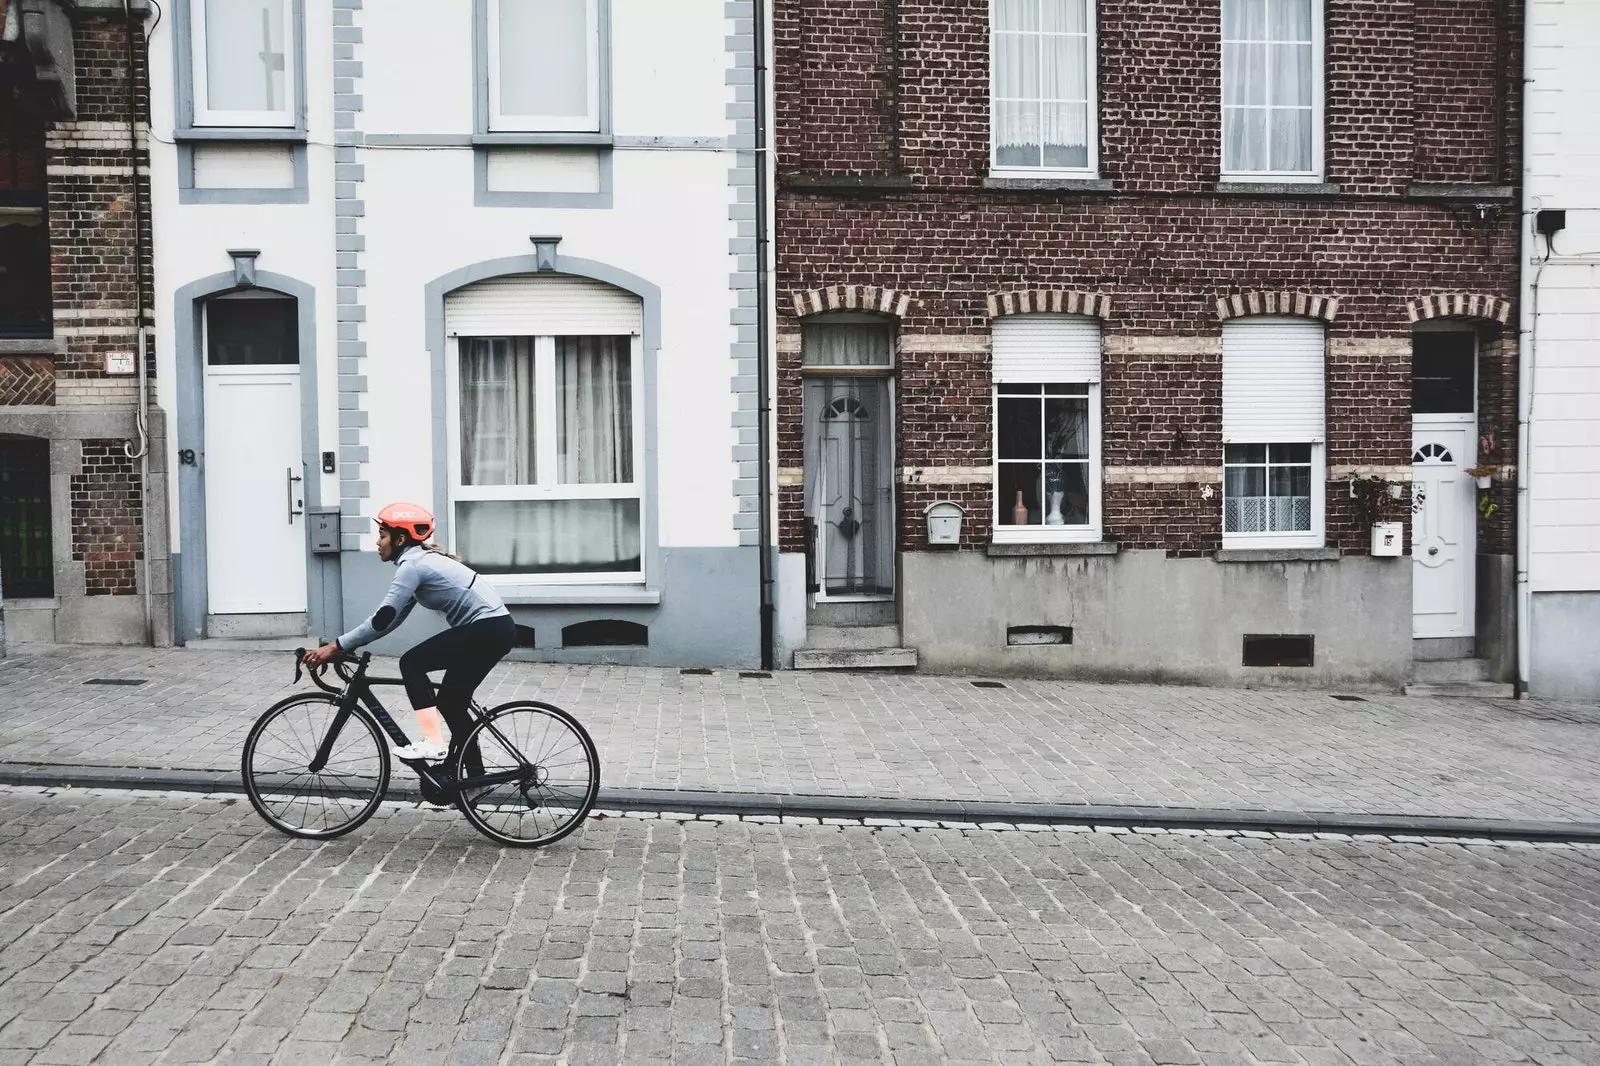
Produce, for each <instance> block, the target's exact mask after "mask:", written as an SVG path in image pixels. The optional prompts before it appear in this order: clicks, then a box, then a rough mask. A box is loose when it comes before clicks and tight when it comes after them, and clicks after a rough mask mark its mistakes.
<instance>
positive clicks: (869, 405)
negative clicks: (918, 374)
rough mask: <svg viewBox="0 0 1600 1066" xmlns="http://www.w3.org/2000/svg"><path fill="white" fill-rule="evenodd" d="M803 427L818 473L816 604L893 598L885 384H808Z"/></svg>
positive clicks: (871, 380) (850, 380)
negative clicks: (808, 417)
mask: <svg viewBox="0 0 1600 1066" xmlns="http://www.w3.org/2000/svg"><path fill="white" fill-rule="evenodd" d="M807 387H808V388H809V389H811V390H812V396H811V403H810V404H809V406H808V410H809V411H811V412H812V413H813V414H814V416H815V419H814V421H813V423H812V424H811V425H809V426H807V429H806V431H807V433H810V434H813V436H814V442H813V444H812V447H811V449H810V450H811V451H812V453H813V454H814V455H815V456H816V464H817V469H816V471H815V474H814V480H813V481H812V485H811V493H812V501H811V503H812V517H813V519H814V520H815V522H816V526H817V546H816V552H817V559H816V567H817V574H818V578H819V581H818V583H819V584H820V586H821V588H820V589H819V590H818V598H819V599H825V600H827V599H833V600H837V599H845V600H860V599H888V598H890V597H892V596H893V595H894V548H895V522H894V483H893V473H894V465H893V464H894V443H893V436H892V434H891V426H890V424H889V421H888V420H889V419H890V418H891V417H892V411H893V407H892V405H891V402H890V394H889V381H888V379H887V378H878V377H841V378H810V379H808V381H807Z"/></svg>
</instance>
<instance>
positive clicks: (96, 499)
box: [72, 440, 144, 596]
mask: <svg viewBox="0 0 1600 1066" xmlns="http://www.w3.org/2000/svg"><path fill="white" fill-rule="evenodd" d="M139 499H140V484H139V468H138V464H137V463H136V462H135V461H134V460H133V459H130V458H128V453H127V449H126V448H125V447H124V442H123V441H120V440H86V441H84V442H83V466H82V470H81V471H80V472H79V473H76V474H73V475H72V558H73V559H74V560H75V561H78V562H81V563H83V564H84V566H83V569H84V593H85V594H86V595H89V596H133V595H136V594H137V593H138V591H139V589H138V582H137V567H136V563H137V562H138V560H140V559H142V558H143V557H144V556H143V550H144V541H143V538H142V537H141V536H140V520H141V516H140V513H139Z"/></svg>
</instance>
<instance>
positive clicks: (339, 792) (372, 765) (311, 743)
mask: <svg viewBox="0 0 1600 1066" xmlns="http://www.w3.org/2000/svg"><path fill="white" fill-rule="evenodd" d="M311 704H318V705H321V706H323V707H326V708H327V710H328V712H329V713H328V714H327V715H326V716H325V719H324V720H323V721H322V722H321V723H320V727H319V724H318V723H317V722H315V721H309V720H308V721H307V722H305V723H303V724H301V723H293V722H290V721H289V719H288V718H287V715H288V714H289V712H291V711H293V710H294V709H295V708H296V707H299V706H302V705H311ZM338 706H339V701H338V699H337V698H336V697H334V696H329V695H325V694H323V693H320V692H303V693H300V694H298V695H294V696H290V697H288V698H287V699H284V700H280V701H278V702H277V703H275V704H273V705H272V706H271V707H268V708H267V709H266V710H265V711H263V712H262V714H261V717H259V718H257V719H256V722H255V725H254V726H252V727H251V728H250V734H249V736H247V737H246V738H245V742H244V753H243V757H242V758H241V760H240V767H239V769H240V774H241V776H242V777H243V778H244V790H245V795H247V796H249V797H250V805H251V806H252V807H254V808H255V809H256V813H257V814H259V815H261V817H262V819H263V820H265V821H266V823H267V824H268V825H270V826H272V827H273V828H274V829H276V830H278V831H279V832H280V833H285V834H287V835H289V836H292V837H300V838H302V839H305V840H332V839H334V838H335V837H341V836H344V835H345V834H346V833H348V832H350V831H351V830H353V829H356V828H358V827H360V826H361V825H362V824H363V823H365V822H366V820H367V819H369V818H371V817H372V816H373V814H375V813H377V810H378V804H380V803H382V802H383V797H384V796H385V795H386V794H387V793H388V791H389V748H388V745H386V744H385V743H384V742H383V736H382V734H381V733H380V732H379V730H378V726H377V723H375V722H374V721H373V720H372V719H371V717H369V716H368V715H366V714H365V713H363V712H362V711H361V710H360V709H359V708H358V709H356V710H355V711H353V712H352V713H351V715H350V717H349V719H348V720H346V722H345V724H344V727H343V729H342V730H341V733H340V736H339V740H338V741H337V742H336V746H335V749H334V751H333V752H332V756H331V757H330V759H329V764H328V766H327V767H324V771H323V772H320V773H319V774H318V775H316V777H317V778H318V780H319V782H320V779H321V778H323V777H327V778H330V779H332V782H331V784H329V785H328V786H327V787H319V786H316V785H313V784H312V783H311V782H310V780H309V779H310V778H311V777H312V776H313V775H311V774H310V772H309V771H295V770H293V769H292V768H293V766H294V765H295V764H296V761H297V760H300V759H303V760H304V761H305V762H307V763H309V762H310V758H311V755H312V754H314V753H315V751H316V749H317V747H318V746H319V745H320V744H321V741H322V738H323V737H324V736H326V731H327V728H328V726H329V725H331V724H332V722H333V717H334V715H335V714H336V713H337V712H338ZM280 720H281V721H282V722H283V723H284V725H285V726H286V727H287V728H286V729H285V730H279V731H276V732H271V733H269V730H270V729H271V727H272V726H273V725H274V723H277V722H279V721H280ZM285 732H286V733H287V739H285V737H284V736H283V734H284V733H285ZM362 736H365V737H366V738H367V739H368V740H369V741H370V742H371V745H372V747H373V749H374V754H370V755H369V754H366V753H365V750H364V748H365V745H363V744H361V742H360V740H357V741H356V744H357V746H358V748H359V749H360V750H351V749H350V748H349V747H347V746H344V745H346V743H347V738H350V737H356V738H360V737H362ZM264 739H270V740H271V741H273V742H275V743H277V744H279V745H281V746H282V747H283V748H285V749H286V750H287V752H288V753H289V754H277V753H266V754H265V755H264V754H263V753H262V752H261V747H262V744H263V740H264ZM291 756H292V757H291ZM266 757H273V758H277V759H279V760H280V761H282V762H284V763H285V764H286V765H285V766H284V768H283V770H282V771H280V772H279V773H280V774H281V777H275V778H273V777H269V775H270V774H272V771H271V770H270V769H268V768H263V767H259V766H258V765H257V763H258V762H260V761H261V760H262V759H263V758H266ZM357 760H360V761H357ZM333 767H340V769H333ZM363 770H365V771H369V772H366V773H362V772H358V771H363ZM297 778H305V779H308V780H306V781H303V782H296V779H297ZM274 784H276V785H277V787H273V786H274ZM282 793H287V794H289V795H288V796H287V797H286V798H285V799H284V800H283V802H282V805H281V809H280V806H279V804H278V803H275V802H273V801H272V797H273V796H274V795H276V794H282ZM314 799H315V800H316V801H317V807H316V810H318V811H320V812H321V813H322V814H323V815H324V816H325V817H328V818H329V821H330V824H326V825H322V826H320V827H312V826H310V825H307V824H305V823H306V822H308V821H309V820H310V816H311V813H312V801H313V800H314ZM330 801H332V803H333V806H332V807H330V806H329V803H330ZM296 803H302V804H303V810H304V812H305V815H306V817H305V818H304V819H302V820H300V821H296V820H294V819H293V818H292V817H291V815H292V812H293V810H294V807H295V804H296ZM352 805H354V813H353V814H350V815H349V817H347V818H345V820H343V821H332V820H331V818H332V815H334V814H343V813H344V812H346V811H348V810H349V809H350V808H351V806H352Z"/></svg>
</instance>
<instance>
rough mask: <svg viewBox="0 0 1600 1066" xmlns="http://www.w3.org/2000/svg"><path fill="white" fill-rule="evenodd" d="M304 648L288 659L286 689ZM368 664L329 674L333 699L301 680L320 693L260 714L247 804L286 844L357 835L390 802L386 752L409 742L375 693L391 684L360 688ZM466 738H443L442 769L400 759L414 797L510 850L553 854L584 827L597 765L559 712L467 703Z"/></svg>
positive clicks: (382, 681)
mask: <svg viewBox="0 0 1600 1066" xmlns="http://www.w3.org/2000/svg"><path fill="white" fill-rule="evenodd" d="M304 654H305V650H304V649H298V650H296V651H295V668H294V679H295V681H297V682H298V681H299V680H300V677H301V669H302V664H301V661H300V660H301V657H302V656H303V655H304ZM371 659H372V656H371V654H370V653H368V654H363V655H362V656H361V657H360V659H358V660H355V669H354V671H352V670H351V669H350V665H351V661H350V660H348V659H346V660H342V661H338V662H335V663H332V664H330V665H331V666H332V668H333V671H334V673H336V674H337V675H338V677H339V678H340V680H342V681H343V682H344V686H343V687H342V688H340V687H336V686H334V685H330V684H328V683H327V682H326V681H324V680H323V678H322V674H323V670H325V669H326V667H324V668H320V669H319V668H312V669H311V670H310V674H311V680H312V682H313V683H314V684H315V685H316V686H317V687H318V688H320V689H321V690H322V691H321V692H301V693H296V694H295V695H293V696H290V697H288V698H287V699H284V700H280V701H279V702H278V703H275V704H273V705H272V706H271V707H269V708H268V709H267V710H266V712H265V713H264V714H262V715H261V717H260V718H258V719H256V724H255V726H254V727H253V728H251V730H250V735H249V736H248V737H247V738H245V742H244V760H243V767H242V770H243V774H244V787H245V792H246V793H247V794H248V795H249V797H250V803H251V805H253V806H254V807H255V809H256V811H257V813H259V814H260V815H261V817H263V818H265V819H266V820H267V824H269V825H271V826H272V827H273V828H275V829H278V830H280V831H282V832H284V833H288V834H289V835H290V836H296V837H306V838H308V839H311V840H331V839H333V838H334V837H337V836H343V835H344V834H345V833H348V832H350V831H351V830H352V829H355V828H356V827H357V826H359V825H361V824H362V823H363V822H365V821H366V820H367V819H368V818H371V817H372V815H373V813H374V812H376V811H377V809H378V804H380V803H382V802H383V798H384V796H385V795H386V794H387V792H388V791H389V747H388V745H386V744H385V743H384V734H385V733H386V734H388V736H389V738H390V739H391V740H392V741H393V742H394V744H395V746H396V747H400V746H402V745H405V744H408V743H410V741H409V740H408V739H407V737H406V735H405V733H404V732H403V731H402V730H401V729H400V727H399V726H398V725H396V724H395V721H394V719H393V718H391V717H390V716H389V712H388V711H386V710H384V707H383V704H382V703H380V702H378V698H377V697H376V696H375V695H374V694H373V691H372V690H373V689H374V688H375V687H377V686H381V685H403V684H404V682H403V681H401V680H400V679H399V678H397V677H393V678H390V677H369V676H367V665H368V663H369V662H370V661H371ZM468 713H469V714H470V715H471V717H472V721H473V724H472V728H471V729H469V730H468V731H467V734H466V736H464V737H456V736H452V737H451V738H450V753H449V755H448V756H447V757H446V758H445V759H444V761H442V762H438V763H433V764H429V763H425V762H422V761H420V760H406V759H403V760H401V761H402V762H404V763H405V764H406V765H407V766H409V767H410V768H411V769H412V770H414V771H415V772H416V774H417V777H418V778H420V779H421V782H422V794H423V798H424V799H426V800H428V801H429V802H432V803H435V804H438V805H441V806H444V805H448V804H450V803H452V802H453V803H454V804H455V805H456V807H458V808H459V809H460V811H461V813H462V814H463V815H465V816H466V819H467V821H469V822H471V823H472V825H473V826H474V827H475V828H476V829H477V830H478V831H479V832H480V833H482V834H483V835H484V836H486V837H488V838H489V839H490V840H493V841H495V842H496V843H499V844H506V845H510V846H512V847H539V846H541V845H544V844H553V843H554V842H556V841H557V840H560V839H561V838H562V837H564V836H566V835H567V834H568V833H571V832H572V831H573V830H574V829H576V828H578V826H580V825H581V824H583V820H584V818H585V817H587V816H588V814H589V811H590V810H591V809H592V808H593V807H594V801H595V797H596V796H597V795H598V794H599V791H600V756H599V754H598V753H597V752H596V751H595V746H594V741H593V740H591V739H590V738H589V733H588V731H587V730H585V729H584V728H583V726H582V725H580V724H579V723H578V720H577V719H576V718H574V717H572V715H570V714H568V713H567V712H566V711H564V710H562V709H561V708H560V707H555V706H552V705H551V704H548V703H539V702H537V701H534V700H514V701H512V702H511V703H504V704H501V705H500V706H498V707H495V708H494V709H492V710H488V711H485V710H484V709H483V708H482V707H481V706H479V705H478V703H477V701H473V702H472V704H471V706H470V708H469V710H468Z"/></svg>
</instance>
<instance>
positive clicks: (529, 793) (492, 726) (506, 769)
mask: <svg viewBox="0 0 1600 1066" xmlns="http://www.w3.org/2000/svg"><path fill="white" fill-rule="evenodd" d="M480 759H481V760H482V769H481V770H480V769H479V768H478V766H477V765H475V764H476V763H477V761H478V760H480ZM456 773H457V775H458V780H462V781H468V780H470V779H471V778H475V777H504V776H506V775H508V774H510V775H515V776H514V779H511V780H505V781H501V782H498V783H496V784H492V785H485V786H478V787H473V786H471V785H470V784H469V785H468V786H467V787H466V788H464V789H462V790H461V792H460V793H458V794H457V796H456V805H457V806H458V807H460V808H461V813H462V814H464V815H466V818H467V821H469V822H471V823H472V825H473V827H474V828H476V829H477V830H478V832H480V833H482V834H483V835H484V836H486V837H488V838H489V839H490V840H494V841H497V842H498V843H501V844H507V845H510V846H511V847H540V846H542V845H544V844H553V843H555V842H556V841H558V840H560V839H561V838H562V837H564V836H566V835H567V834H568V833H571V832H572V831H573V830H574V829H576V828H578V826H579V825H581V824H583V820H584V818H586V817H587V816H588V814H589V811H590V810H592V809H593V807H594V801H595V798H596V797H597V796H598V795H599V794H600V755H599V753H598V752H597V751H596V750H595V746H594V741H593V740H591V739H590V738H589V733H588V731H587V730H585V729H584V728H583V726H582V725H580V724H579V723H578V720H577V719H576V718H574V717H572V715H570V714H568V713H567V712H566V711H563V710H562V709H561V708H560V707H554V706H551V705H550V704H548V703H537V702H534V701H532V700H519V701H517V702H515V703H506V704H502V705H501V706H499V707H496V708H495V709H494V710H492V711H490V712H489V713H488V714H487V715H486V716H485V717H484V718H483V719H482V720H481V721H479V722H478V724H477V725H475V726H474V727H473V728H472V731H471V732H470V733H468V734H467V739H466V742H465V743H464V744H462V746H461V755H460V758H459V761H458V763H457V765H456Z"/></svg>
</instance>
